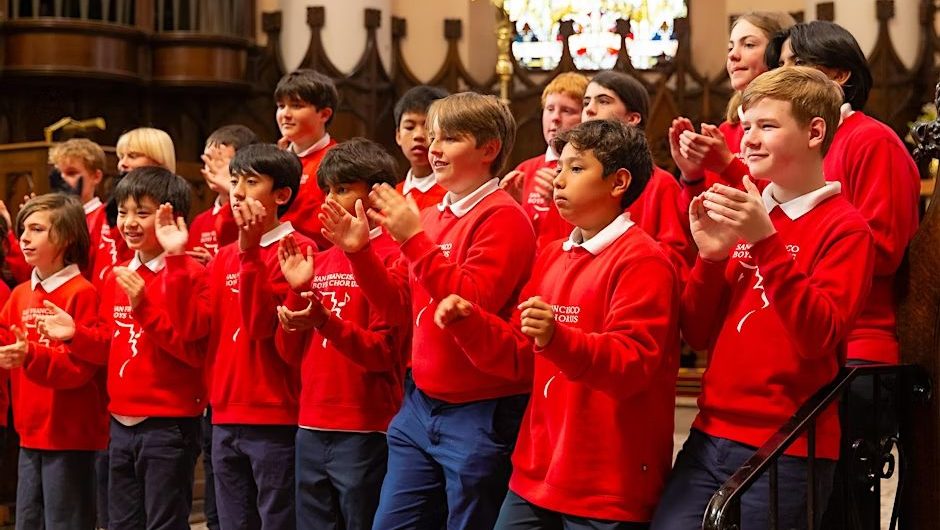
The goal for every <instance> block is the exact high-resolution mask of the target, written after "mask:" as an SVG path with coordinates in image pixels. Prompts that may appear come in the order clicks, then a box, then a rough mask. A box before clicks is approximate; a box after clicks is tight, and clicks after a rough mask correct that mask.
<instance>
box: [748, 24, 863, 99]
mask: <svg viewBox="0 0 940 530" xmlns="http://www.w3.org/2000/svg"><path fill="white" fill-rule="evenodd" d="M787 39H790V49H791V50H793V56H794V57H795V58H796V59H797V61H796V64H797V65H800V66H825V67H826V68H834V69H837V70H848V71H849V78H848V80H847V81H846V82H845V84H844V85H842V91H843V93H844V94H845V98H844V101H845V102H846V103H848V104H850V105H852V108H853V109H856V110H862V109H863V108H864V107H865V103H867V102H868V94H869V93H870V92H871V87H872V84H873V83H874V81H873V80H872V76H871V69H870V68H869V66H868V60H867V59H866V58H865V53H864V52H862V48H861V47H860V46H859V45H858V41H857V40H855V37H853V36H852V34H851V33H849V31H848V30H846V29H845V28H843V27H842V26H840V25H838V24H834V23H832V22H825V21H822V20H814V21H812V22H801V23H799V24H796V25H795V26H791V27H790V28H789V29H787V30H784V31H781V32H780V33H777V34H776V35H774V37H773V38H772V39H771V41H770V44H768V45H767V51H765V52H764V60H765V61H767V66H769V67H770V68H776V67H777V66H779V65H780V55H781V53H782V50H783V43H784V42H786V41H787Z"/></svg>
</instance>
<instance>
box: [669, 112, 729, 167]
mask: <svg viewBox="0 0 940 530" xmlns="http://www.w3.org/2000/svg"><path fill="white" fill-rule="evenodd" d="M679 146H680V147H679V151H680V153H681V154H682V156H683V157H685V158H686V159H688V160H691V161H692V162H694V163H696V164H698V165H700V166H701V167H703V168H704V169H707V170H709V171H714V172H715V173H721V172H722V171H724V170H725V169H726V168H727V167H728V164H730V163H731V160H732V159H734V155H733V154H731V150H730V149H729V148H728V144H727V143H725V137H724V135H722V134H721V131H720V130H719V129H718V127H715V126H714V125H710V124H708V123H703V124H702V133H701V134H696V133H695V131H684V132H683V133H682V134H681V135H680V136H679Z"/></svg>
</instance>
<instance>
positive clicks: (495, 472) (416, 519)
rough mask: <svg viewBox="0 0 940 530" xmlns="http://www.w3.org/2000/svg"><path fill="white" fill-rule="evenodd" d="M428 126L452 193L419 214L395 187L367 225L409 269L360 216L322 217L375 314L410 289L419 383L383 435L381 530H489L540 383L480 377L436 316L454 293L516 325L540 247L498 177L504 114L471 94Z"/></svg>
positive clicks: (508, 133)
mask: <svg viewBox="0 0 940 530" xmlns="http://www.w3.org/2000/svg"><path fill="white" fill-rule="evenodd" d="M428 122H429V123H431V144H430V147H429V153H430V160H431V167H432V168H433V169H434V174H435V176H436V177H437V181H438V182H439V183H440V184H441V186H443V187H444V188H446V189H447V190H448V193H447V195H445V196H444V199H443V201H442V202H441V203H440V204H439V205H438V206H436V207H433V208H426V209H425V210H423V211H421V212H420V213H419V211H418V208H417V205H416V204H415V203H414V200H413V199H407V198H405V197H403V196H402V195H401V194H399V193H397V192H396V191H395V190H394V188H392V187H391V186H388V185H386V184H382V185H380V186H377V187H375V188H374V189H373V192H372V194H371V196H370V197H371V199H372V204H373V206H374V208H375V209H374V210H370V211H369V212H370V213H369V216H370V218H371V219H372V221H373V222H375V223H376V224H379V225H382V226H383V227H384V228H385V229H386V230H387V231H388V233H389V235H391V236H392V238H393V239H395V240H396V241H397V242H398V243H399V244H400V245H401V253H402V259H401V260H399V261H398V262H397V263H396V264H395V265H394V266H392V267H389V268H387V267H386V264H385V263H384V262H383V261H382V260H381V259H379V258H378V256H377V254H376V252H375V251H374V250H373V249H372V246H371V245H369V238H368V234H369V225H368V222H367V220H366V214H365V212H364V211H362V210H361V209H359V210H358V211H357V215H356V217H353V216H351V215H349V214H348V213H345V212H337V210H336V209H330V210H327V211H326V212H325V213H324V216H323V221H324V228H325V230H324V235H326V236H327V237H329V238H330V239H331V240H332V241H333V242H334V244H336V245H337V246H339V247H340V248H341V249H342V250H343V251H345V252H347V255H348V257H349V259H350V261H351V263H352V267H353V274H354V277H355V278H356V281H357V283H358V284H359V286H360V288H361V289H362V292H363V295H364V296H366V297H367V298H368V299H369V300H370V301H373V300H374V301H375V305H376V306H378V307H395V308H397V307H400V306H401V304H402V301H403V300H408V299H409V298H408V296H409V291H410V300H411V308H412V311H411V316H412V318H413V319H414V320H413V321H412V324H411V325H412V335H413V341H412V352H411V353H412V369H413V376H414V380H413V381H412V380H410V379H407V380H406V382H405V399H404V403H403V404H402V409H401V411H400V412H399V413H398V414H396V415H395V417H394V419H392V422H391V424H390V425H389V427H388V445H389V458H388V474H387V475H386V477H385V483H384V484H383V485H382V497H381V500H380V502H379V509H378V512H377V513H376V519H375V524H374V526H373V528H376V529H382V530H386V529H391V528H439V527H441V526H443V525H444V524H445V520H446V524H447V527H448V528H450V529H464V528H468V529H476V528H491V527H492V526H493V523H494V522H495V521H496V516H497V514H498V512H499V505H500V503H502V500H503V497H504V496H505V494H506V482H507V479H508V478H509V470H510V465H509V455H510V453H511V452H512V448H513V446H514V445H515V441H516V435H517V433H518V429H519V422H520V421H521V419H522V413H523V411H524V409H525V404H526V401H527V396H526V392H528V391H529V387H530V385H531V374H528V373H523V374H520V375H519V377H517V378H512V379H507V378H500V377H494V376H492V375H490V374H487V373H485V372H483V371H481V370H480V369H479V368H477V367H476V366H474V364H473V362H472V360H471V359H470V358H469V357H468V356H467V355H465V354H464V353H463V352H461V351H460V349H459V347H458V346H457V344H455V343H454V340H453V338H452V337H450V336H449V335H448V334H447V333H446V332H444V331H443V330H441V329H439V328H438V327H437V326H435V325H434V322H433V318H432V317H433V315H434V310H435V308H436V307H437V302H438V301H439V300H442V299H443V298H444V297H446V296H447V295H449V294H452V293H456V294H459V295H461V296H463V297H464V298H466V299H468V300H471V301H473V302H475V303H477V304H480V306H481V307H482V308H484V309H485V310H486V311H490V312H494V313H498V314H500V315H502V316H504V317H508V316H509V313H510V311H511V308H512V304H513V302H514V301H515V300H516V299H517V298H518V294H519V289H520V288H521V287H522V284H523V282H524V281H525V279H526V278H527V277H528V275H529V271H530V269H531V265H532V259H533V257H534V254H535V235H534V233H533V232H532V225H531V224H530V223H529V221H528V219H527V218H526V215H525V212H524V211H523V210H522V208H521V207H520V206H519V204H518V203H516V201H514V200H513V198H512V197H511V196H510V195H509V194H508V193H506V192H505V191H504V190H501V189H500V188H499V180H498V179H497V178H496V177H495V175H498V174H499V173H500V171H501V169H502V166H503V164H504V163H505V160H506V158H507V157H508V155H509V152H510V151H511V148H512V143H513V141H514V139H515V130H516V123H515V120H514V119H513V117H512V114H511V113H510V112H509V109H508V108H507V107H506V106H505V105H503V104H502V103H500V102H499V100H497V99H496V98H495V97H493V96H482V95H479V94H474V93H469V92H465V93H462V94H456V95H453V96H448V97H446V98H444V99H440V100H437V101H435V102H434V103H433V104H432V105H431V108H430V109H429V111H428ZM390 269H391V270H390ZM405 282H407V284H405ZM406 285H407V287H406ZM379 286H381V287H379ZM400 313H401V312H400V311H399V314H400ZM445 499H446V502H445ZM445 506H446V512H447V513H444V512H445Z"/></svg>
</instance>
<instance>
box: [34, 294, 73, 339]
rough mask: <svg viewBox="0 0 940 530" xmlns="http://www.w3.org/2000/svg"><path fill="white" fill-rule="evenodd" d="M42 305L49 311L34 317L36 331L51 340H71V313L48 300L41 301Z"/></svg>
mask: <svg viewBox="0 0 940 530" xmlns="http://www.w3.org/2000/svg"><path fill="white" fill-rule="evenodd" d="M43 305H44V306H45V307H46V309H48V310H49V311H51V313H50V314H47V315H41V316H39V317H38V318H37V319H36V331H38V332H39V334H40V335H42V336H43V337H46V338H48V339H51V340H62V341H65V340H72V337H74V336H75V320H74V319H73V318H72V315H70V314H68V313H66V312H65V310H64V309H62V308H61V307H59V306H57V305H55V304H53V303H52V302H50V301H49V300H45V301H43Z"/></svg>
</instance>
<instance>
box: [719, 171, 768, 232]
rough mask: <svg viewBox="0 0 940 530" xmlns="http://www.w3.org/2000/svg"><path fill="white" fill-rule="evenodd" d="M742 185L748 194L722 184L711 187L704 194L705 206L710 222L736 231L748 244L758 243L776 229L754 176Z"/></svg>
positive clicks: (745, 177) (745, 178) (746, 177)
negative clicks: (753, 179) (712, 221)
mask: <svg viewBox="0 0 940 530" xmlns="http://www.w3.org/2000/svg"><path fill="white" fill-rule="evenodd" d="M741 182H742V183H743V184H744V189H745V190H746V191H741V190H739V189H735V188H732V187H730V186H725V185H722V184H716V185H714V186H712V187H711V188H710V189H709V190H708V191H706V192H704V193H702V204H703V205H704V206H705V209H706V211H707V213H708V216H709V217H710V218H711V219H713V220H714V221H716V222H718V223H721V224H723V225H725V226H727V227H729V228H730V229H731V230H734V232H735V234H736V235H737V236H738V237H739V238H741V239H743V240H745V241H747V242H748V243H757V242H758V241H760V240H762V239H764V238H766V237H769V236H770V235H772V234H773V233H775V232H776V231H777V229H776V228H774V225H773V222H771V220H770V214H769V213H768V212H767V208H766V207H765V206H764V200H763V198H762V197H761V194H760V191H759V190H758V189H757V186H756V185H755V184H754V182H753V181H751V177H749V176H747V175H745V176H744V178H743V179H741Z"/></svg>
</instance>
